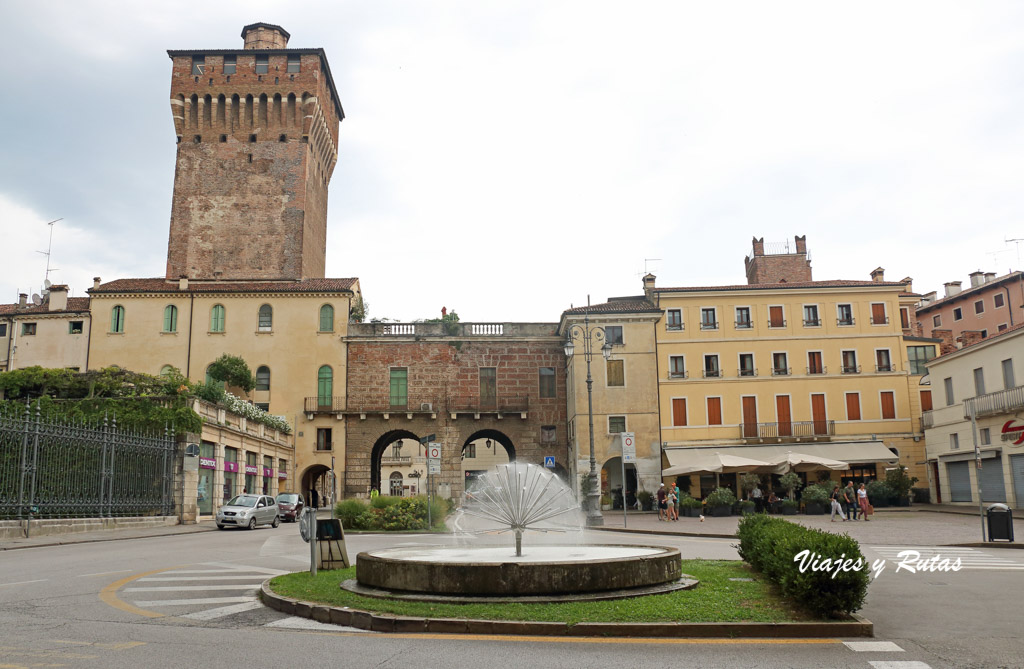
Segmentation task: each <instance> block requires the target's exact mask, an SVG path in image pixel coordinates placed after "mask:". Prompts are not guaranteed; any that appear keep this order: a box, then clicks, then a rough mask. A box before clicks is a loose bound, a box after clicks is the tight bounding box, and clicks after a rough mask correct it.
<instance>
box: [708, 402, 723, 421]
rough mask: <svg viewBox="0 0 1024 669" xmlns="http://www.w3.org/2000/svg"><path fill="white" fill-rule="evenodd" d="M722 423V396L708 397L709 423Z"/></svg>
mask: <svg viewBox="0 0 1024 669" xmlns="http://www.w3.org/2000/svg"><path fill="white" fill-rule="evenodd" d="M721 424H722V398H721V397H709V398H708V425H721Z"/></svg>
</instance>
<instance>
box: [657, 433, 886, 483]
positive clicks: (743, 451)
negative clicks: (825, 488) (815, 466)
mask: <svg viewBox="0 0 1024 669" xmlns="http://www.w3.org/2000/svg"><path fill="white" fill-rule="evenodd" d="M664 451H665V459H666V460H667V461H668V466H667V467H666V468H665V470H664V471H666V472H667V471H669V470H671V469H672V468H675V467H678V468H680V469H683V468H688V467H689V466H690V465H692V464H693V463H694V461H695V460H697V461H703V460H705V459H706V458H707V457H708V454H709V453H715V452H717V453H721V454H722V455H727V454H728V455H736V456H739V457H741V458H749V459H751V460H760V461H762V462H768V461H772V460H775V459H777V458H783V457H785V455H786V453H788V452H793V453H806V454H807V455H816V456H819V457H823V458H830V459H832V460H839V461H841V462H849V463H851V464H862V463H872V462H884V463H887V464H896V463H898V462H899V458H898V457H897V456H896V454H895V453H893V452H892V451H891V450H889V448H888V447H886V445H885V444H883V443H882V442H880V441H840V442H835V441H833V442H828V443H824V442H817V443H803V442H801V443H795V444H770V445H765V446H722V445H717V444H716V445H713V446H701V447H697V448H692V447H678V446H666V447H665V449H664ZM665 476H671V474H665Z"/></svg>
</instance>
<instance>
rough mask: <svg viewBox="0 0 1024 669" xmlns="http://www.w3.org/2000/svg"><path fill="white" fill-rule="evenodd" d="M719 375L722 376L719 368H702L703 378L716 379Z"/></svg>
mask: <svg viewBox="0 0 1024 669" xmlns="http://www.w3.org/2000/svg"><path fill="white" fill-rule="evenodd" d="M720 376H722V372H721V370H718V369H705V370H704V378H705V379H717V378H719V377H720Z"/></svg>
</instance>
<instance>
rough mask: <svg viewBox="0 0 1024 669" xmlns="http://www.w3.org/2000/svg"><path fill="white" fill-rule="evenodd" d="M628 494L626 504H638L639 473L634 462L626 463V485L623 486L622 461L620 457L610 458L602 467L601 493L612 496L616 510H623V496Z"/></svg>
mask: <svg viewBox="0 0 1024 669" xmlns="http://www.w3.org/2000/svg"><path fill="white" fill-rule="evenodd" d="M624 492H625V493H626V503H627V504H628V505H629V506H634V505H635V504H636V493H637V471H636V465H635V464H633V463H632V462H627V463H626V484H625V485H623V484H622V460H621V458H620V456H618V455H616V456H614V457H611V458H608V460H607V462H605V463H604V465H603V466H602V467H601V493H602V494H607V495H610V496H611V498H612V502H613V504H614V508H616V509H621V508H622V495H623V493H624Z"/></svg>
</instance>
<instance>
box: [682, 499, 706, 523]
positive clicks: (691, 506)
mask: <svg viewBox="0 0 1024 669" xmlns="http://www.w3.org/2000/svg"><path fill="white" fill-rule="evenodd" d="M679 510H680V512H681V513H682V514H683V515H684V516H686V517H687V518H700V516H701V511H703V510H704V503H703V502H701V501H700V500H699V499H694V498H693V497H690V496H689V495H686V496H685V497H683V498H682V499H680V500H679Z"/></svg>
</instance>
